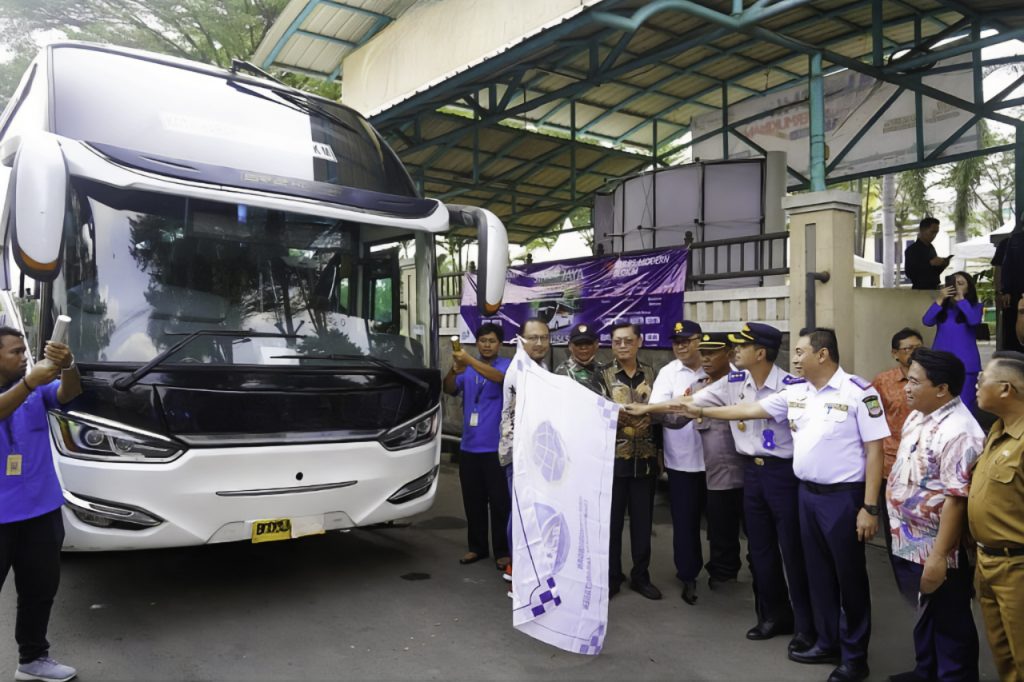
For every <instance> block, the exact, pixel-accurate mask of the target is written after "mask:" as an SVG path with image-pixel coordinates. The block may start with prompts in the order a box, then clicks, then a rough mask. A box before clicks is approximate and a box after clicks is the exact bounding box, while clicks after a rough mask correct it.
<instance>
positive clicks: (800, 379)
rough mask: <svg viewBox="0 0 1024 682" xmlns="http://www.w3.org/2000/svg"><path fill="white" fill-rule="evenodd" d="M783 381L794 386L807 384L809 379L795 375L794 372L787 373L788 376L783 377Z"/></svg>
mask: <svg viewBox="0 0 1024 682" xmlns="http://www.w3.org/2000/svg"><path fill="white" fill-rule="evenodd" d="M782 383H783V384H785V385H786V386H792V385H793V384H806V383H807V379H804V378H803V377H795V376H793V375H792V374H787V375H786V376H784V377H782Z"/></svg>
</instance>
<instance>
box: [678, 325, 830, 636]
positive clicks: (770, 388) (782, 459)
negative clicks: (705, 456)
mask: <svg viewBox="0 0 1024 682" xmlns="http://www.w3.org/2000/svg"><path fill="white" fill-rule="evenodd" d="M729 339H730V340H731V341H732V342H733V343H735V344H737V345H736V353H735V357H734V363H735V365H736V367H738V368H739V370H740V371H738V372H732V373H730V374H729V375H728V376H727V377H725V378H723V379H720V380H719V381H717V382H715V383H714V384H712V385H711V386H708V387H706V388H705V389H704V390H702V391H700V392H699V393H696V394H694V398H693V404H694V405H695V406H698V407H714V406H716V405H734V404H737V403H756V402H758V401H759V400H763V399H765V398H768V397H770V396H772V395H775V394H776V393H778V392H779V391H782V390H784V389H786V388H787V387H789V386H792V385H794V384H797V383H800V382H801V381H802V380H801V379H798V378H797V377H794V376H792V375H791V374H789V373H787V372H785V371H784V370H783V369H782V368H780V367H778V366H777V365H776V364H775V359H776V358H777V357H778V354H779V348H780V347H781V346H782V332H780V331H779V330H778V329H776V328H775V327H772V326H769V325H767V324H758V323H756V322H751V323H749V324H746V325H744V327H743V330H742V331H740V332H739V333H738V334H731V335H730V336H729ZM731 427H732V437H733V440H734V441H735V443H736V451H737V452H739V453H740V454H741V455H744V456H745V458H746V462H745V471H744V481H743V511H744V519H745V522H746V530H747V542H748V550H749V552H750V564H751V572H752V573H753V576H754V595H755V610H756V612H757V625H755V626H754V627H752V628H751V629H750V630H748V631H747V639H753V640H761V639H770V638H772V637H775V636H776V635H782V634H792V633H793V632H794V631H795V632H796V636H795V637H793V639H792V641H791V642H790V647H789V648H790V651H793V650H796V651H805V650H807V649H810V648H811V646H812V645H813V644H814V641H815V630H814V620H813V616H812V615H811V603H810V595H809V593H808V588H807V570H806V569H805V568H804V552H803V545H802V544H801V541H800V519H799V513H798V504H797V497H798V490H799V481H798V480H797V478H796V476H795V475H794V474H793V436H792V434H791V433H790V430H789V422H788V421H787V420H785V419H783V420H781V421H776V420H774V419H753V420H739V421H733V422H731ZM783 567H785V570H783ZM787 583H788V585H787Z"/></svg>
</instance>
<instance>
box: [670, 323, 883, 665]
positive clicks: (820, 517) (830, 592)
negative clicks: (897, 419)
mask: <svg viewBox="0 0 1024 682" xmlns="http://www.w3.org/2000/svg"><path fill="white" fill-rule="evenodd" d="M793 367H794V368H795V369H796V370H797V372H799V373H801V374H803V378H804V381H800V382H794V383H791V384H790V385H788V386H786V388H785V389H784V390H782V391H779V392H778V393H776V394H774V395H770V396H768V397H767V398H763V399H761V400H759V401H758V402H757V403H756V404H755V403H751V404H744V405H730V406H727V407H708V408H704V407H696V406H693V405H692V404H686V402H684V401H681V402H680V404H679V407H680V409H681V410H683V411H684V413H686V414H691V415H692V416H695V417H698V418H701V417H704V416H707V417H712V418H715V419H736V420H744V421H746V420H752V419H766V418H769V417H771V418H774V419H775V420H776V421H782V420H785V419H788V420H789V423H790V429H791V430H792V432H793V473H794V474H796V477H797V478H798V479H800V491H799V510H800V535H801V539H802V541H803V547H804V561H805V565H806V567H807V578H808V586H809V588H810V595H811V604H812V610H813V614H814V624H815V630H816V632H817V636H818V639H817V641H816V642H815V644H814V646H812V647H811V648H810V649H807V650H805V651H790V652H789V658H790V660H793V661H796V662H798V663H834V662H837V661H839V660H840V658H841V662H840V665H839V666H837V667H836V668H835V669H834V670H833V671H832V674H831V675H829V678H828V679H829V682H849V681H851V680H852V681H855V682H860V681H861V680H864V679H866V678H867V676H868V674H869V671H868V664H867V654H868V640H869V639H870V636H871V593H870V589H869V586H868V574H867V566H866V564H865V556H864V542H865V541H866V540H868V539H869V538H870V537H872V536H873V535H874V534H875V533H876V532H877V531H878V513H879V509H878V489H879V486H880V484H881V481H882V439H883V438H885V437H886V436H888V435H889V427H888V425H887V424H886V422H885V419H884V413H883V411H882V404H881V401H880V400H879V397H878V393H877V392H876V391H875V390H874V389H873V388H871V384H869V383H868V382H867V381H865V380H863V379H861V378H860V377H857V376H853V375H850V374H847V373H846V372H844V371H843V369H842V368H841V367H840V366H839V344H838V342H837V340H836V335H835V331H833V330H831V329H824V328H820V327H819V328H814V329H805V330H803V331H801V332H800V339H799V341H798V342H797V345H796V349H795V353H794V357H793ZM840 615H842V618H840Z"/></svg>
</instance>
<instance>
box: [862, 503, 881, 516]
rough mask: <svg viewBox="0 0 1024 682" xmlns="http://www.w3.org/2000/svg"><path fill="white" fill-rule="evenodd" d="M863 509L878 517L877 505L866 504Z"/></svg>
mask: <svg viewBox="0 0 1024 682" xmlns="http://www.w3.org/2000/svg"><path fill="white" fill-rule="evenodd" d="M861 508H862V509H863V510H864V511H866V512H867V513H868V514H871V515H872V516H878V505H877V504H865V505H861Z"/></svg>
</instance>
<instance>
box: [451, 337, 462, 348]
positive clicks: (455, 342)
mask: <svg viewBox="0 0 1024 682" xmlns="http://www.w3.org/2000/svg"><path fill="white" fill-rule="evenodd" d="M452 350H462V343H460V342H459V337H457V336H452Z"/></svg>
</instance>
